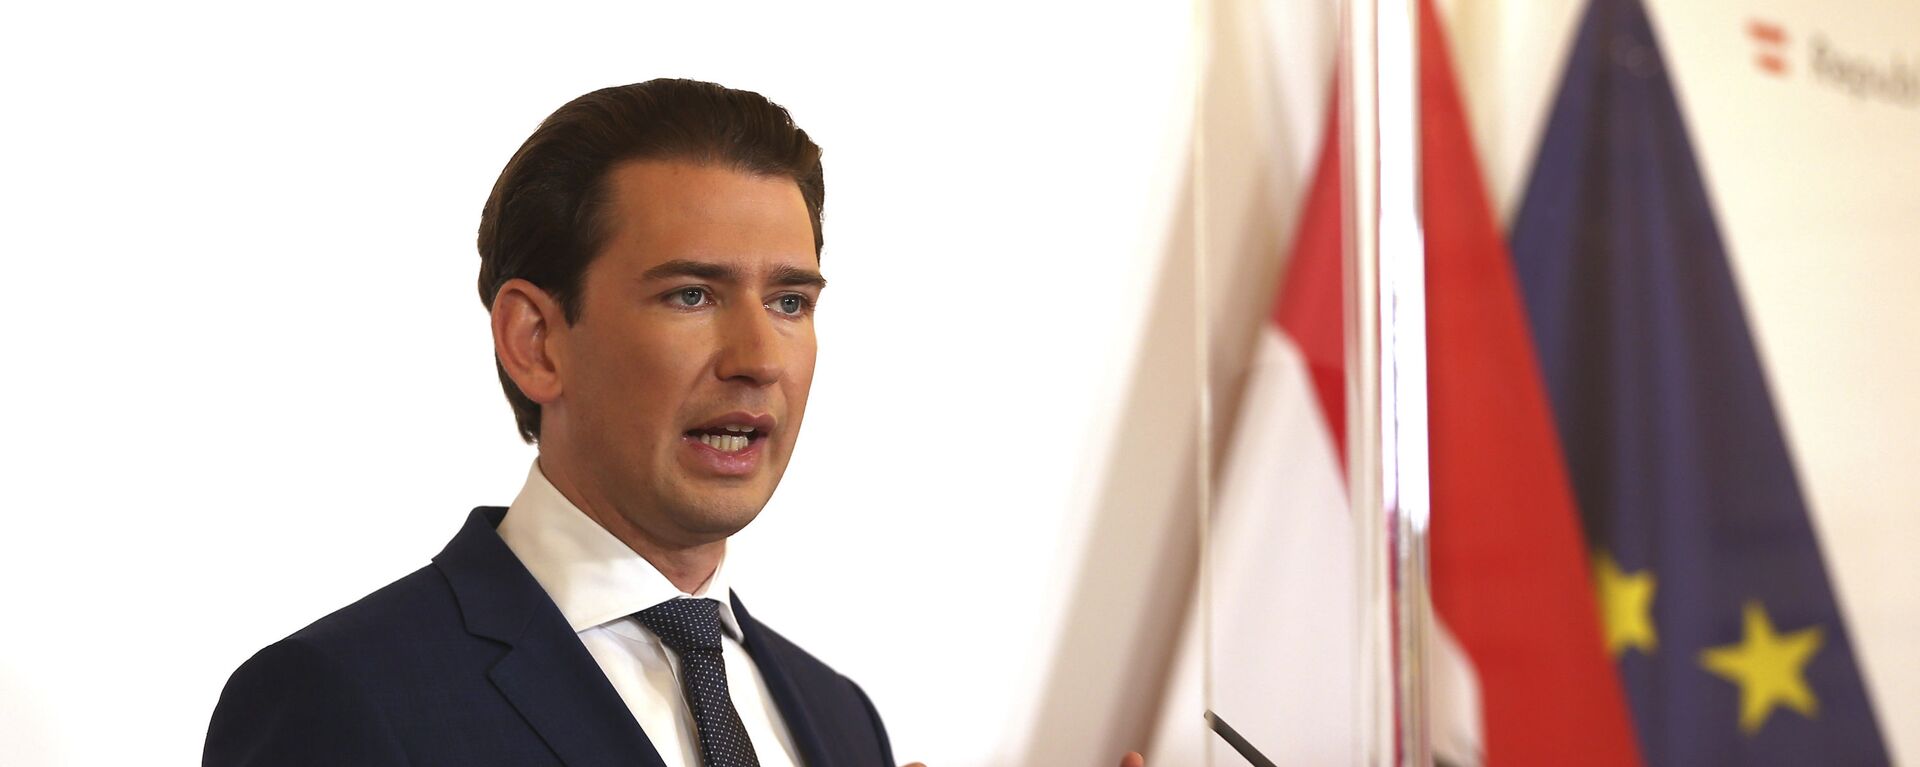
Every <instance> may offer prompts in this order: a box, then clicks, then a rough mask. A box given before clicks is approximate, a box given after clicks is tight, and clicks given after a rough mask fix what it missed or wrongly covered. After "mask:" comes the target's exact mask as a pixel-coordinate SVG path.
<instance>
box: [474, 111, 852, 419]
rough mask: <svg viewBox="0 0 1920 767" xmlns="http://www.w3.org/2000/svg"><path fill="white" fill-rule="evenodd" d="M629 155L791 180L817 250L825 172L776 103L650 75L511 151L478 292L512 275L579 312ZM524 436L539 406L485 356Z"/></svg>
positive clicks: (571, 316) (488, 300) (553, 122)
mask: <svg viewBox="0 0 1920 767" xmlns="http://www.w3.org/2000/svg"><path fill="white" fill-rule="evenodd" d="M635 160H685V161H690V162H696V163H701V164H708V165H718V166H722V167H726V168H731V169H734V170H738V171H741V172H744V173H751V174H754V175H757V176H767V177H775V178H791V179H793V181H794V183H795V184H797V185H799V187H800V196H801V198H803V199H804V200H805V201H806V204H807V215H808V216H809V217H810V218H811V219H812V223H813V249H814V255H815V256H816V257H817V256H818V255H819V253H820V246H821V245H822V244H823V243H824V241H825V240H824V238H823V237H822V236H821V232H820V213H821V209H822V208H823V207H824V206H825V204H826V195H827V190H826V181H825V178H824V177H823V175H822V173H821V169H820V147H819V146H817V145H815V144H814V143H813V140H812V139H809V138H807V132H806V131H803V130H800V128H799V127H798V126H795V125H794V124H793V118H792V116H790V115H788V114H787V110H786V109H784V108H782V107H781V106H780V105H779V104H775V103H773V102H771V101H768V100H767V99H766V97H764V96H761V95H760V94H758V93H754V92H752V91H742V90H734V89H732V88H727V87H724V86H720V85H715V84H713V83H707V82H700V81H698V80H669V79H661V80H649V81H647V82H644V83H636V84H633V85H621V86H616V87H613V88H602V89H600V90H597V91H594V92H592V93H589V94H587V95H585V96H581V97H579V98H577V99H574V100H572V101H569V102H567V104H566V105H565V106H562V107H560V108H559V109H558V110H556V111H555V112H554V113H553V114H551V115H548V116H547V119H545V120H543V121H541V123H540V127H538V128H535V129H534V131H533V135H532V136H529V137H527V141H526V143H524V144H521V145H520V149H519V151H516V152H514V153H513V159H510V160H508V161H507V167H506V169H505V170H502V171H500V179H499V180H498V181H495V182H494V184H493V193H492V194H490V195H488V196H487V205H486V207H485V208H483V209H481V211H480V243H479V244H480V302H481V303H483V304H485V305H486V307H487V309H488V310H489V311H491V310H492V309H493V298H494V296H495V295H496V294H498V293H499V292H500V286H501V285H503V284H506V282H507V281H508V280H511V279H515V278H519V279H524V280H526V281H528V282H531V283H533V284H534V285H537V286H539V287H540V289H541V290H545V291H547V293H548V294H549V295H552V296H553V297H554V300H556V301H557V302H559V304H560V308H561V311H562V312H563V313H564V314H565V315H566V320H567V323H568V324H572V323H574V322H576V321H578V320H579V318H580V306H581V304H580V287H581V281H582V279H583V278H584V276H585V274H586V271H587V265H588V264H589V263H591V262H592V261H593V258H594V256H595V255H597V254H598V253H599V252H600V248H601V247H602V246H603V245H604V244H605V242H606V237H607V236H608V234H609V232H610V231H611V229H612V222H609V221H607V220H606V219H607V217H606V215H605V213H604V210H605V208H606V205H607V203H608V195H609V192H610V190H609V183H608V178H609V176H610V171H611V170H612V169H613V168H614V166H616V165H619V164H621V163H626V162H631V161H635ZM494 367H495V368H496V369H498V371H499V374H500V385H501V387H502V388H504V389H506V392H507V402H509V403H511V404H512V405H513V416H514V419H515V420H516V421H518V422H519V427H520V436H521V438H523V439H525V440H526V441H528V442H533V441H535V440H537V439H539V436H540V405H539V403H536V402H534V401H533V400H531V399H528V398H527V395H526V394H524V393H522V392H521V391H520V387H518V386H516V385H514V383H513V379H512V378H510V377H508V376H507V370H506V368H505V367H504V366H502V365H500V362H499V359H498V358H497V357H496V358H495V360H494Z"/></svg>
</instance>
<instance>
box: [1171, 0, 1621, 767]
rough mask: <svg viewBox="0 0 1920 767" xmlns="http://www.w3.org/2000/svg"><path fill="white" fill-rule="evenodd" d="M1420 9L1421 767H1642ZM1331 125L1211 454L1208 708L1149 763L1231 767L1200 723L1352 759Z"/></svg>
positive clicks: (1349, 564)
mask: <svg viewBox="0 0 1920 767" xmlns="http://www.w3.org/2000/svg"><path fill="white" fill-rule="evenodd" d="M1431 5H1432V4H1431V2H1422V4H1421V20H1420V24H1421V27H1420V28H1421V35H1422V41H1421V46H1420V49H1421V59H1422V61H1421V110H1420V111H1421V137H1422V138H1421V141H1422V146H1421V152H1422V158H1423V162H1424V167H1423V168H1422V173H1421V183H1422V196H1423V210H1424V222H1425V227H1426V231H1425V233H1426V247H1427V281H1428V283H1427V320H1428V328H1427V335H1428V367H1429V382H1428V395H1429V402H1428V409H1429V414H1430V423H1429V434H1430V440H1431V442H1430V455H1431V459H1430V460H1431V472H1432V479H1431V483H1432V499H1433V510H1432V511H1433V515H1432V537H1431V539H1430V546H1431V549H1430V562H1431V572H1432V592H1433V595H1434V605H1433V606H1434V608H1435V612H1436V620H1434V621H1433V622H1432V625H1433V626H1434V627H1435V631H1434V637H1433V642H1432V645H1431V646H1430V647H1429V648H1428V659H1429V661H1430V666H1429V668H1428V677H1427V680H1428V691H1429V701H1430V711H1431V712H1432V714H1431V715H1432V730H1431V732H1432V737H1433V745H1434V751H1435V756H1436V757H1437V758H1438V759H1440V760H1441V761H1442V762H1444V763H1448V764H1455V765H1482V764H1484V765H1493V766H1494V767H1501V766H1503V765H1536V764H1556V765H1586V764H1592V765H1632V764H1638V763H1639V756H1638V753H1637V751H1636V747H1635V744H1634V740H1633V733H1632V730H1631V725H1630V723H1629V720H1628V717H1627V709H1626V703H1625V698H1624V696H1623V695H1622V693H1621V689H1620V685H1619V681H1618V679H1617V678H1616V676H1615V675H1614V671H1613V668H1612V666H1611V664H1610V663H1608V661H1607V659H1606V656H1605V654H1604V651H1603V647H1602V636H1601V633H1600V628H1599V618H1598V614H1597V612H1596V611H1595V608H1594V602H1593V592H1592V590H1591V587H1590V585H1589V582H1588V580H1587V563H1586V552H1585V550H1584V545H1583V543H1582V541H1581V534H1580V530H1579V526H1578V520H1577V517H1576V515H1575V508H1574V503H1573V499H1572V494H1571V491H1570V489H1569V486H1568V484H1567V477H1566V470H1565V467H1564V464H1563V462H1562V459H1561V456H1560V448H1559V444H1558V440H1557V437H1556V435H1555V433H1554V429H1553V422H1552V419H1551V413H1550V411H1549V408H1548V404H1547V401H1546V395H1545V391H1544V389H1543V387H1542V383H1541V380H1540V374H1539V370H1538V366H1537V364H1536V362H1535V358H1534V354H1533V348H1532V342H1531V339H1530V337H1529V335H1528V331H1527V325H1526V316H1525V314H1524V310H1523V308H1522V306H1521V303H1520V298H1519V294H1518V292H1517V289H1516V284H1515V281H1514V278H1513V274H1512V267H1511V263H1510V261H1509V259H1508V256H1507V250H1506V244H1505V242H1504V241H1503V239H1502V238H1501V235H1500V232H1499V229H1498V228H1497V227H1496V225H1495V223H1494V218H1493V214H1492V209H1491V206H1490V205H1489V204H1488V202H1487V197H1486V192H1485V189H1484V185H1483V184H1482V182H1481V179H1480V176H1479V172H1480V171H1479V166H1478V165H1477V161H1476V159H1475V154H1474V152H1473V146H1472V143H1471V140H1470V139H1469V136H1468V132H1467V127H1466V120H1465V113H1464V111H1463V109H1462V107H1461V102H1460V97H1459V93H1458V89H1457V86H1456V84H1455V82H1454V78H1453V68H1452V64H1451V61H1450V59H1449V58H1448V56H1449V53H1448V48H1447V46H1446V41H1445V39H1444V36H1443V34H1442V31H1441V28H1440V25H1439V22H1438V19H1437V17H1436V15H1435V14H1434V12H1433V8H1432V7H1431ZM1335 103H1337V101H1336V102H1335ZM1328 111H1329V116H1328V120H1327V129H1326V131H1325V134H1324V138H1323V140H1322V142H1321V150H1320V157H1319V160H1318V163H1317V166H1316V169H1315V172H1314V176H1313V183H1312V186H1311V188H1310V190H1309V192H1308V195H1307V199H1306V204H1305V209H1304V211H1303V214H1302V216H1301V221H1300V228H1299V231H1298V232H1297V233H1296V236H1295V239H1294V243H1293V249H1292V253H1291V257H1290V259H1289V261H1288V262H1287V266H1286V269H1285V274H1284V275H1283V278H1282V282H1281V286H1280V289H1279V292H1278V295H1277V297H1276V300H1275V302H1274V308H1273V311H1272V313H1271V316H1270V317H1268V319H1267V321H1266V322H1265V323H1264V324H1263V326H1262V328H1261V329H1260V333H1259V339H1258V341H1257V342H1256V344H1255V349H1254V356H1253V360H1252V364H1251V367H1250V371H1249V378H1248V381H1247V386H1246V389H1245V394H1244V395H1243V399H1242V401H1241V405H1240V410H1239V413H1238V418H1237V423H1236V425H1235V428H1234V433H1233V436H1232V440H1231V442H1230V446H1229V447H1228V452H1227V454H1226V455H1225V456H1224V457H1223V467H1222V471H1221V475H1220V477H1221V478H1220V483H1221V484H1220V486H1219V492H1218V493H1217V494H1216V496H1215V498H1216V503H1215V507H1214V511H1213V517H1212V519H1213V523H1212V526H1211V531H1210V532H1211V536H1210V545H1211V559H1210V562H1209V563H1207V564H1208V566H1209V567H1211V577H1212V598H1211V599H1210V600H1209V602H1208V604H1206V605H1202V606H1201V607H1200V608H1199V609H1203V610H1208V611H1209V613H1208V618H1209V620H1208V621H1207V623H1208V624H1209V628H1210V632H1208V636H1205V637H1202V636H1200V633H1201V632H1200V631H1199V630H1197V629H1195V630H1191V631H1189V632H1188V635H1187V638H1186V640H1185V642H1184V644H1183V649H1182V652H1181V657H1180V658H1179V659H1178V660H1177V662H1176V670H1175V672H1174V673H1176V674H1194V675H1198V674H1201V673H1203V670H1202V669H1201V668H1200V666H1201V663H1200V660H1199V657H1200V651H1201V650H1202V649H1204V650H1206V651H1207V652H1208V653H1210V655H1211V679H1210V681H1211V685H1210V688H1211V690H1210V691H1211V699H1210V700H1206V701H1200V700H1195V699H1193V698H1194V696H1195V691H1194V689H1192V688H1188V689H1187V691H1186V695H1185V697H1184V699H1183V698H1182V696H1178V695H1176V696H1174V697H1173V698H1172V699H1170V700H1169V701H1168V704H1167V709H1166V712H1165V713H1164V715H1163V717H1162V720H1161V724H1160V727H1159V731H1158V733H1157V737H1156V740H1155V746H1154V752H1155V753H1154V758H1153V759H1150V760H1149V762H1148V763H1149V764H1157V765H1164V766H1165V767H1179V766H1180V765H1186V764H1196V763H1198V760H1199V758H1200V757H1201V755H1202V754H1203V753H1204V750H1208V749H1210V750H1212V752H1213V756H1212V763H1213V764H1216V765H1231V764H1237V763H1240V762H1241V760H1240V757H1239V756H1238V755H1236V754H1234V753H1233V752H1232V751H1231V750H1230V749H1229V748H1228V747H1227V746H1226V745H1225V744H1224V742H1222V741H1220V740H1219V739H1218V738H1214V737H1212V736H1211V735H1210V734H1206V733H1204V732H1203V731H1201V730H1200V728H1199V727H1198V726H1197V725H1196V723H1195V717H1197V716H1198V711H1200V710H1202V709H1203V708H1206V707H1211V708H1212V709H1213V710H1214V711H1216V712H1217V713H1219V714H1220V715H1221V716H1222V717H1223V718H1225V719H1226V720H1227V721H1228V722H1229V723H1230V724H1232V726H1233V727H1234V728H1235V729H1236V730H1238V731H1239V732H1240V733H1241V734H1242V735H1243V736H1245V737H1246V738H1247V740H1248V741H1250V742H1251V743H1252V744H1253V745H1254V746H1255V747H1257V748H1259V749H1260V750H1261V751H1263V752H1264V753H1266V754H1267V755H1268V756H1269V757H1271V758H1272V759H1273V760H1274V761H1275V762H1277V763H1280V764H1358V763H1361V762H1362V761H1363V759H1364V755H1365V752H1364V740H1363V739H1364V738H1365V737H1366V735H1367V734H1366V733H1364V732H1362V731H1361V729H1360V727H1361V717H1360V716H1359V709H1358V705H1359V701H1358V700H1357V699H1356V688H1357V687H1358V686H1359V685H1360V684H1361V683H1362V682H1363V679H1362V677H1361V676H1360V673H1359V668H1360V663H1361V660H1362V659H1361V657H1360V642H1359V637H1358V635H1357V630H1358V626H1359V619H1358V614H1357V610H1358V609H1359V605H1360V604H1361V603H1362V601H1361V596H1362V595H1361V594H1360V590H1359V587H1358V585H1357V583H1356V576H1357V572H1356V569H1355V564H1354V556H1355V548H1356V547H1355V544H1354V539H1353V533H1354V524H1353V519H1352V516H1351V515H1352V511H1351V509H1350V507H1349V504H1348V501H1347V493H1346V481H1345V478H1344V477H1345V475H1344V467H1343V465H1342V464H1343V456H1344V455H1345V450H1346V436H1347V435H1346V434H1345V431H1346V407H1345V405H1346V394H1345V392H1346V375H1347V371H1346V369H1345V363H1346V347H1345V340H1344V337H1343V320H1342V316H1343V313H1344V297H1345V295H1346V291H1345V290H1343V288H1342V282H1341V258H1342V256H1341V253H1342V250H1343V248H1344V242H1343V239H1344V237H1343V227H1342V200H1343V198H1344V195H1343V190H1342V184H1341V174H1340V152H1339V145H1338V143H1337V139H1338V132H1337V130H1336V129H1335V126H1334V120H1333V118H1332V112H1333V110H1332V109H1331V108H1329V110H1328ZM1201 642H1205V643H1206V644H1205V645H1204V646H1203V645H1201V644H1200V643H1201ZM1177 689H1178V688H1177ZM1203 739H1204V742H1203Z"/></svg>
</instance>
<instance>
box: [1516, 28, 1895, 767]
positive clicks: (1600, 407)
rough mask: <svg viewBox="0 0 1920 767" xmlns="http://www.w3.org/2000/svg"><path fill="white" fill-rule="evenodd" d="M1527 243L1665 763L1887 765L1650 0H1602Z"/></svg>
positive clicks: (1613, 627)
mask: <svg viewBox="0 0 1920 767" xmlns="http://www.w3.org/2000/svg"><path fill="white" fill-rule="evenodd" d="M1512 244H1513V258H1514V262H1515V267H1516V271H1517V273H1518V275H1519V277H1520V281H1521V283H1522V290H1523V293H1524V297H1525V302H1526V306H1527V312H1528V315H1529V322H1530V324H1531V326H1532V329H1533V335H1534V343H1535V345H1536V347H1537V349H1538V351H1539V356H1540V363H1541V367H1542V369H1543V370H1542V372H1543V374H1544V376H1545V378H1546V381H1547V386H1548V392H1549V395H1550V397H1551V398H1552V401H1553V408H1554V418H1555V421H1556V422H1557V425H1558V427H1559V429H1560V436H1561V440H1562V442H1563V444H1564V447H1565V451H1566V459H1567V462H1568V464H1569V466H1568V468H1569V469H1570V472H1571V476H1572V478H1573V484H1574V491H1575V495H1576V497H1577V498H1578V501H1579V505H1580V510H1581V515H1582V518H1583V523H1584V525H1585V529H1586V534H1587V543H1588V546H1589V547H1590V549H1591V550H1592V552H1593V554H1592V557H1593V561H1592V565H1593V582H1594V585H1595V588H1596V589H1597V590H1598V591H1599V597H1600V598H1599V604H1600V609H1601V612H1602V618H1603V621H1602V625H1603V628H1604V631H1605V632H1606V644H1607V649H1608V651H1609V652H1610V653H1611V654H1612V656H1613V658H1614V661H1615V663H1616V664H1617V665H1618V668H1619V671H1620V675H1621V678H1622V680H1623V682H1624V683H1625V686H1626V690H1627V695H1628V698H1629V701H1630V702H1631V705H1632V708H1633V720H1634V725H1635V728H1636V731H1637V734H1638V737H1639V739H1640V745H1641V751H1642V753H1643V755H1644V756H1645V758H1646V760H1647V762H1648V763H1649V764H1651V765H1658V766H1660V767H1682V766H1686V767H1692V766H1693V765H1725V764H1737V765H1809V764H1820V765H1879V764H1886V763H1887V762H1888V758H1887V752H1886V749H1885V746H1884V745H1883V744H1882V742H1881V738H1880V732H1879V729H1878V726H1877V725H1876V723H1875V722H1874V715H1873V708H1872V705H1871V704H1870V703H1869V701H1868V697H1867V692H1866V688H1865V686H1864V685H1863V683H1862V681H1861V676H1860V669H1859V666H1858V664H1857V663H1855V661H1854V654H1853V647H1852V643H1851V642H1850V641H1849V640H1848V637H1847V629H1846V624H1845V622H1844V621H1843V620H1842V616H1841V613H1840V609H1839V606H1838V604H1837V603H1836V602H1835V599H1834V592H1833V587H1832V584H1831V583H1830V582H1829V581H1828V579H1827V571H1826V566H1825V564H1824V563H1823V562H1822V560H1821V555H1820V546H1819V543H1818V541H1817V540H1816V539H1815V538H1814V532H1813V528H1812V526H1811V524H1810V523H1809V521H1808V517H1807V508H1806V503H1805V501H1804V500H1803V499H1802V497H1801V492H1800V486H1799V483H1798V480H1797V479H1796V478H1795V475H1794V467H1793V463H1792V459H1791V458H1790V457H1789V454H1788V450H1787V445H1786V441H1785V439H1784V438H1783V436H1782V434H1781V432H1780V425H1779V421H1778V419H1777V418H1776V417H1775V415H1774V410H1773V402H1772V398H1771V395H1770V394H1769V392H1768V389H1767V383H1766V376H1765V375H1764V373H1763V371H1762V370H1761V367H1760V361H1759V358H1758V355H1757V354H1756V353H1755V350H1754V345H1753V341H1752V339H1751V337H1750V336H1749V334H1748V331H1747V322H1746V318H1745V316H1744V314H1743V312H1742V309H1741V304H1740V296H1739V293H1738V291H1737V290H1736V287H1735V285H1734V281H1733V275H1732V272H1731V270H1730V269H1729V267H1728V262H1727V254H1726V247H1725V245H1724V244H1723V242H1722V240H1721V237H1720V232H1719V229H1718V227H1717V226H1716V224H1715V223H1714V216H1713V209H1712V205H1711V203H1710V202H1709V200H1708V198H1707V193H1706V188H1705V186H1704V184H1703V183H1702V180H1701V175H1700V170H1699V167H1698V163H1696V162H1695V159H1694V154H1693V150H1692V147H1691V144H1690V142H1689V141H1688V138H1687V128H1686V124H1685V122H1684V120H1683V119H1682V116H1681V112H1680V107H1679V104H1678V103H1677V101H1676V100H1675V97H1674V91H1673V86H1672V83H1671V79H1670V77H1669V74H1668V72H1667V68H1666V64H1665V61H1664V59H1663V57H1662V55H1661V52H1660V47H1659V44H1658V41H1657V40H1656V39H1655V37H1654V34H1653V29H1652V26H1651V25H1650V24H1649V22H1648V18H1647V13H1646V10H1645V9H1644V8H1643V7H1642V6H1641V4H1640V2H1639V0H1591V3H1590V5H1589V6H1588V8H1587V11H1586V16H1585V19H1584V20H1583V21H1582V23H1581V26H1580V30H1579V38H1578V39H1577V40H1576V42H1575V45H1574V49H1573V54H1572V57H1571V58H1570V59H1569V60H1568V64H1567V70H1566V74H1565V78H1564V80H1563V81H1562V83H1561V88H1560V92H1559V95H1558V97H1557V98H1556V101H1555V103H1554V108H1553V113H1552V117H1551V118H1550V122H1549V123H1548V125H1547V132H1546V134H1545V137H1544V138H1543V139H1542V142H1541V147H1540V153H1539V157H1538V158H1537V161H1536V164H1535V166H1534V171H1533V177H1532V178H1531V180H1530V181H1529V185H1528V188H1527V194H1526V198H1525V201H1524V202H1523V203H1522V206H1521V209H1520V214H1519V217H1518V218H1517V219H1516V220H1515V223H1514V231H1513V243H1512ZM1809 255H1810V256H1811V255H1813V254H1809Z"/></svg>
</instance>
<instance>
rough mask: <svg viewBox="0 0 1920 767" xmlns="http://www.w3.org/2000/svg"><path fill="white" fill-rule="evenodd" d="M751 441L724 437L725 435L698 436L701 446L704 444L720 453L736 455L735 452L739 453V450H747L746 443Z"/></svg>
mask: <svg viewBox="0 0 1920 767" xmlns="http://www.w3.org/2000/svg"><path fill="white" fill-rule="evenodd" d="M751 441H752V440H749V439H747V438H746V437H738V436H732V435H725V434H702V435H700V442H701V443H702V444H705V445H706V446H707V447H710V448H713V449H715V450H718V451H720V452H722V453H737V452H740V451H741V450H745V449H747V443H749V442H751Z"/></svg>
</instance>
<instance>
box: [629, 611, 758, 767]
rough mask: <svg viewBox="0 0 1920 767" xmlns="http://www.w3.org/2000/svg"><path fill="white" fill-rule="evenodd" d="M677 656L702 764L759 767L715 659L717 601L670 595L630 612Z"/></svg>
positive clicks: (717, 655)
mask: <svg viewBox="0 0 1920 767" xmlns="http://www.w3.org/2000/svg"><path fill="white" fill-rule="evenodd" d="M633 617H635V618H638V619H639V620H640V622H641V623H642V624H645V625H646V627H647V628H649V629H651V630H653V633H654V635H656V636H658V637H660V641H661V642H663V643H665V644H666V645H667V647H669V648H672V650H673V651H674V652H675V653H678V654H679V655H680V686H681V688H682V689H683V690H685V691H686V695H687V706H688V707H689V708H692V709H693V726H694V728H695V729H697V730H699V734H700V756H701V761H703V762H704V763H705V767H760V758H759V757H758V756H756V755H754V753H753V741H751V740H748V739H747V728H746V726H745V725H742V724H741V723H740V712H738V711H735V710H734V708H733V698H732V696H730V695H728V694H727V662H726V660H725V659H724V658H722V657H720V603H719V602H716V601H713V600H711V599H685V598H675V599H670V600H667V601H665V602H661V603H660V604H657V605H654V606H652V607H649V608H647V609H645V610H641V611H640V612H637V613H634V615H633Z"/></svg>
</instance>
